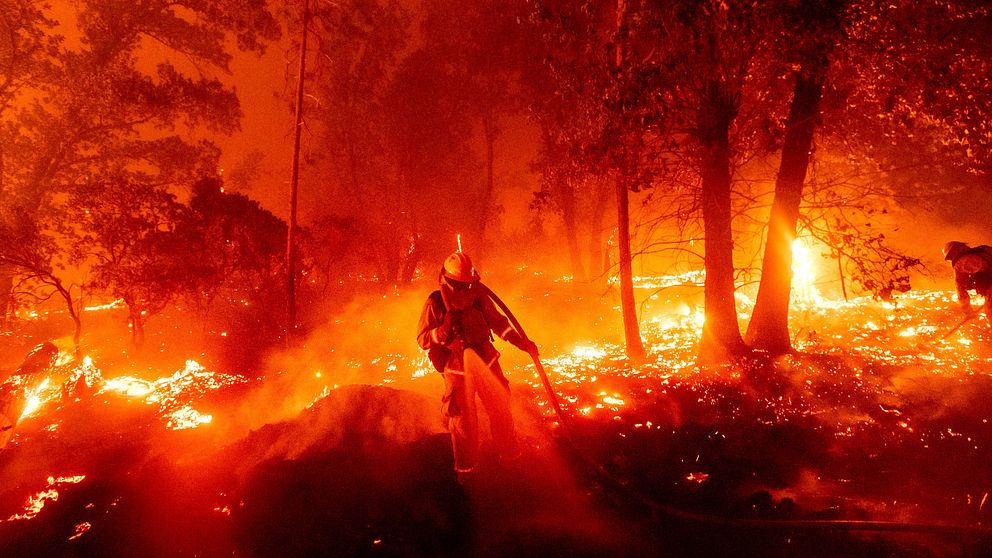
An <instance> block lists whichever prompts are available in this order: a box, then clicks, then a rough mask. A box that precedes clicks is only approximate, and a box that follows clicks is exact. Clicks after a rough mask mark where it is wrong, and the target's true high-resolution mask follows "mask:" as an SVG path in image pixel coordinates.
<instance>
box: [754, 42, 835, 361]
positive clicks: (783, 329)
mask: <svg viewBox="0 0 992 558" xmlns="http://www.w3.org/2000/svg"><path fill="white" fill-rule="evenodd" d="M826 70H827V64H826V62H825V61H823V62H821V63H815V64H809V65H804V67H803V68H801V69H800V71H799V72H797V75H796V85H795V91H794V93H793V97H792V107H791V109H790V110H789V120H788V123H787V129H786V133H785V142H784V144H783V145H782V161H781V163H780V168H779V173H778V180H777V181H776V182H775V200H774V201H773V202H772V212H771V216H770V217H769V218H768V239H767V241H766V242H765V254H764V259H763V261H762V264H761V283H760V285H759V286H758V297H757V300H756V302H755V305H754V313H753V314H752V316H751V322H750V323H749V324H748V329H747V338H746V340H747V343H748V345H750V346H751V348H753V349H760V350H763V351H768V352H769V353H771V354H773V355H779V354H784V353H787V352H790V351H791V350H792V342H791V336H790V335H789V299H790V296H791V291H792V243H793V241H794V240H795V238H796V222H797V221H798V219H799V205H800V203H801V202H802V193H803V182H804V181H805V180H806V172H807V169H808V168H809V158H810V149H811V147H812V144H813V133H814V131H815V129H816V118H817V115H818V114H819V110H820V99H821V97H822V95H823V82H824V78H825V74H826Z"/></svg>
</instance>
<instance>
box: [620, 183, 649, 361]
mask: <svg viewBox="0 0 992 558" xmlns="http://www.w3.org/2000/svg"><path fill="white" fill-rule="evenodd" d="M628 194H629V191H628V189H627V181H626V180H625V179H624V177H623V176H620V175H618V176H617V246H618V247H619V251H620V261H619V263H620V309H621V311H622V313H623V336H624V340H625V341H626V343H627V358H629V359H630V360H632V361H633V362H641V361H643V360H644V357H645V356H646V353H645V351H644V343H643V342H642V341H641V331H640V328H639V327H638V325H637V305H636V302H635V301H634V273H633V270H632V268H631V259H632V256H631V253H630V207H629V199H628Z"/></svg>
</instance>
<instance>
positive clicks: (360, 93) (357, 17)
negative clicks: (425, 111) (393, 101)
mask: <svg viewBox="0 0 992 558" xmlns="http://www.w3.org/2000/svg"><path fill="white" fill-rule="evenodd" d="M318 8H319V9H317V10H316V11H315V13H314V16H313V20H314V22H313V24H314V29H315V30H314V36H315V43H316V44H315V47H314V48H315V50H316V52H317V55H316V58H315V63H314V65H313V70H312V72H311V76H310V81H311V87H312V91H313V97H314V98H315V99H319V102H315V103H312V106H310V107H308V110H309V114H310V115H311V117H310V119H309V120H308V121H309V122H310V123H311V128H312V129H313V130H314V131H315V135H314V140H313V141H314V145H315V148H314V150H313V151H314V154H313V155H312V156H311V159H313V160H315V162H316V164H317V165H318V166H319V168H320V171H321V176H322V178H323V179H322V180H321V187H320V190H319V192H318V194H319V196H320V199H321V200H322V201H323V202H324V203H321V204H319V205H320V207H313V208H310V209H311V214H313V215H315V218H316V221H317V224H316V225H315V229H319V230H321V231H323V232H327V231H329V230H331V229H334V228H337V227H338V225H341V224H342V223H349V224H348V225H347V226H348V227H349V228H350V227H354V235H355V237H356V240H358V242H355V243H352V244H349V249H350V250H353V251H356V252H361V253H362V254H364V255H367V256H368V260H369V261H372V262H377V265H376V264H374V265H371V266H367V267H365V266H360V267H359V268H358V269H356V270H355V271H357V272H358V273H359V274H361V275H363V276H378V277H379V278H380V279H381V280H383V281H390V282H392V281H396V280H398V278H399V270H400V267H401V264H400V262H399V259H398V258H399V256H400V255H401V254H402V248H403V246H404V244H403V242H402V240H400V241H399V242H397V243H396V246H395V247H393V243H392V242H391V241H390V239H392V238H394V237H396V238H402V237H403V232H402V231H398V230H397V225H398V222H399V219H400V218H399V217H397V215H395V214H394V213H393V209H394V208H395V204H396V202H397V199H398V198H397V192H396V189H397V181H398V178H397V171H396V156H395V155H394V154H393V153H392V152H391V150H390V149H389V146H388V141H387V118H388V110H387V107H386V101H387V96H388V91H389V87H390V83H391V77H392V75H393V73H394V72H395V70H396V66H397V64H398V61H397V58H398V57H399V55H400V52H401V50H402V49H403V48H405V46H406V41H407V38H408V34H409V32H408V26H409V23H410V22H409V15H408V14H407V12H406V10H405V9H403V7H402V6H401V5H399V4H398V3H396V2H393V1H381V0H355V1H352V2H348V3H345V4H341V3H335V4H333V5H332V4H319V5H318ZM369 208H376V209H377V210H375V211H370V210H369ZM338 230H341V229H338ZM339 241H341V239H339ZM387 246H390V248H387ZM349 261H351V262H355V263H357V260H355V259H350V258H349ZM387 278H388V279H387Z"/></svg>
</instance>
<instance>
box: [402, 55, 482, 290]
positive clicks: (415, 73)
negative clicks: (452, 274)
mask: <svg viewBox="0 0 992 558" xmlns="http://www.w3.org/2000/svg"><path fill="white" fill-rule="evenodd" d="M439 56H440V55H439V54H438V53H436V52H434V51H433V50H431V49H430V48H429V47H424V48H422V49H419V50H417V51H415V52H413V53H412V54H410V55H409V56H408V57H407V58H406V59H404V60H403V62H401V64H400V66H399V68H398V70H397V71H396V74H395V75H394V76H393V80H392V82H391V85H390V88H389V91H388V93H387V96H386V104H385V106H386V108H387V110H386V114H387V115H388V118H387V123H386V126H387V128H386V129H387V142H388V143H387V145H388V149H389V150H390V152H391V153H392V154H393V156H394V157H395V164H396V171H397V177H396V181H395V182H390V183H387V184H386V186H387V188H391V191H390V192H389V195H388V197H387V199H388V200H391V203H389V204H388V206H387V207H385V208H384V209H385V211H384V213H385V216H386V218H387V221H388V222H390V223H392V225H393V232H391V233H390V234H391V236H390V237H388V239H387V241H386V242H384V243H383V250H386V252H385V253H386V255H387V261H388V262H389V263H388V265H387V266H386V269H387V275H386V276H385V277H384V279H385V280H386V281H387V282H389V283H394V282H400V283H408V282H409V281H410V280H411V279H412V278H413V276H414V272H415V271H416V269H417V266H418V265H419V264H420V263H422V262H430V264H431V265H432V266H433V265H435V262H440V261H441V260H442V258H443V257H444V256H445V255H446V254H448V253H450V252H451V251H453V249H454V248H455V239H456V235H457V234H459V233H460V232H461V231H465V230H470V229H471V228H472V226H473V223H474V222H475V221H474V210H475V206H474V201H475V199H476V198H475V196H474V195H473V194H472V193H473V192H475V191H476V190H477V189H478V182H477V181H476V180H475V177H477V176H478V170H479V164H478V159H477V157H476V156H475V154H474V152H473V150H472V147H471V145H470V139H471V137H472V128H471V123H470V121H469V119H467V118H466V114H467V112H466V111H467V109H466V107H465V106H464V102H465V101H464V98H463V97H460V96H459V95H457V94H456V92H457V91H458V75H457V74H454V73H452V72H451V71H450V70H451V69H450V68H449V67H446V66H444V65H441V64H438V63H437V60H438V57H439Z"/></svg>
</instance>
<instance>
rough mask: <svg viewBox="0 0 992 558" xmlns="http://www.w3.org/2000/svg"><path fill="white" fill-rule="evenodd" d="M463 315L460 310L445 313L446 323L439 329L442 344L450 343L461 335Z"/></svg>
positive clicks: (438, 335) (438, 334) (438, 333)
mask: <svg viewBox="0 0 992 558" xmlns="http://www.w3.org/2000/svg"><path fill="white" fill-rule="evenodd" d="M461 332H462V313H461V311H460V310H448V311H447V312H445V313H444V322H442V323H441V325H440V326H438V328H437V337H438V339H440V340H441V342H442V343H448V342H450V341H452V340H454V339H455V338H456V337H458V336H459V335H461Z"/></svg>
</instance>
